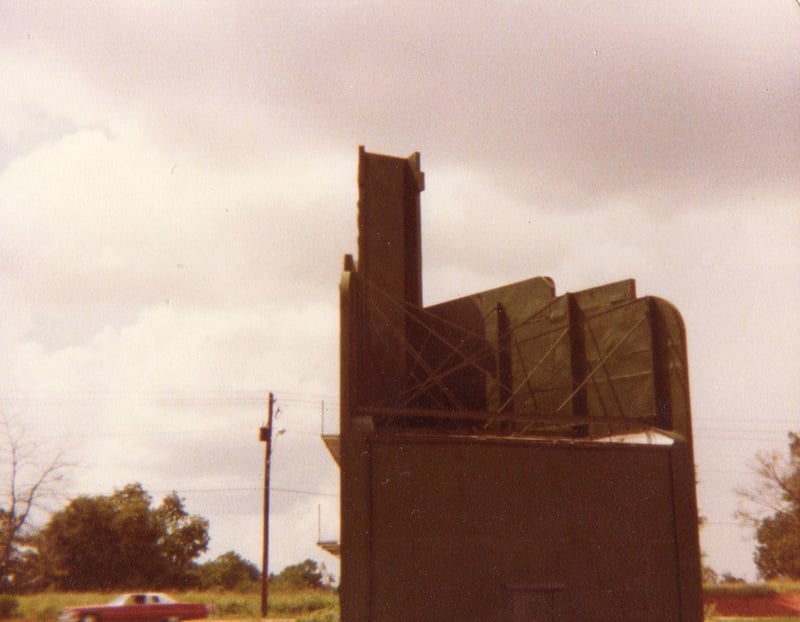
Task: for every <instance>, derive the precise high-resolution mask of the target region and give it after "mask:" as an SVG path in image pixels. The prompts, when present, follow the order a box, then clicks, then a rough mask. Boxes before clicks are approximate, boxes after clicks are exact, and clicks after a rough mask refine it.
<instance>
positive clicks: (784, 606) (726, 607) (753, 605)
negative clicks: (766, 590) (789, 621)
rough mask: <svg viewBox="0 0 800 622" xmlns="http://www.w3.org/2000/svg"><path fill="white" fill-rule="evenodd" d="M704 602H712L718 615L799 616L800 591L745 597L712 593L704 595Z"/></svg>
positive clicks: (755, 616)
mask: <svg viewBox="0 0 800 622" xmlns="http://www.w3.org/2000/svg"><path fill="white" fill-rule="evenodd" d="M705 602H706V604H710V603H714V604H715V606H716V615H719V616H738V617H753V618H766V617H800V593H787V594H775V595H772V596H746V597H741V596H729V595H714V596H708V597H706V598H705Z"/></svg>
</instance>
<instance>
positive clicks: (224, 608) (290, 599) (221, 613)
mask: <svg viewBox="0 0 800 622" xmlns="http://www.w3.org/2000/svg"><path fill="white" fill-rule="evenodd" d="M169 594H170V595H171V596H172V597H173V598H175V599H176V600H180V601H183V602H190V603H202V604H205V605H208V606H209V607H210V609H211V618H214V619H225V620H256V619H260V618H261V593H260V592H259V591H242V592H237V591H216V590H212V591H206V592H200V591H190V592H170V593H169ZM116 595H117V593H103V592H80V593H73V592H44V593H41V594H29V595H23V596H19V597H18V600H19V612H20V613H19V617H20V618H22V619H24V620H30V621H32V622H54V621H55V620H56V619H57V618H58V615H59V613H60V612H61V611H62V610H63V609H64V608H65V607H74V606H79V605H95V604H98V603H100V604H102V603H106V602H108V601H110V600H111V599H112V598H114V597H115V596H116ZM338 606H339V597H338V594H337V593H336V592H335V591H332V590H327V589H322V590H311V589H308V590H294V591H288V590H276V589H272V590H270V592H269V611H268V614H269V616H270V617H277V618H299V617H300V616H306V617H307V616H309V615H311V614H315V613H317V612H333V611H338ZM326 615H328V614H327V613H326ZM337 616H338V614H337ZM301 619H305V618H301ZM308 620H309V621H312V620H313V622H328V620H331V621H332V620H338V617H336V618H332V617H331V618H326V617H317V618H308Z"/></svg>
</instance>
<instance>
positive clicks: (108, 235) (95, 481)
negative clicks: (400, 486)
mask: <svg viewBox="0 0 800 622" xmlns="http://www.w3.org/2000/svg"><path fill="white" fill-rule="evenodd" d="M0 75H2V77H3V80H2V81H3V89H2V92H0V232H1V233H0V316H1V317H2V321H1V322H0V410H1V411H2V414H3V415H4V416H5V417H7V418H9V419H11V420H13V421H15V422H18V423H20V424H22V425H24V426H25V431H26V434H27V435H28V437H30V438H32V439H33V440H35V441H36V442H37V443H39V445H40V447H42V449H43V454H44V453H45V450H48V451H50V450H51V448H54V447H57V446H66V447H69V449H70V451H71V455H72V456H73V457H74V459H75V461H76V462H77V463H78V467H77V468H76V469H75V470H74V471H73V473H72V476H71V479H70V482H69V485H68V490H67V491H66V492H67V493H68V494H69V495H77V494H83V493H87V494H106V493H110V492H111V491H112V490H113V488H115V487H121V486H123V485H125V484H126V483H129V482H134V481H138V482H141V483H142V484H143V485H144V486H145V488H146V489H147V490H149V491H150V492H151V493H152V494H153V495H154V496H155V497H156V498H157V500H159V499H160V498H161V497H162V496H163V495H164V494H166V493H168V492H170V491H172V490H177V491H178V492H179V493H180V494H181V495H182V496H183V497H184V498H185V499H186V505H187V508H188V509H189V511H191V512H193V513H198V514H201V515H203V516H206V517H207V518H209V520H210V521H211V537H212V541H211V550H210V551H209V555H210V556H212V557H214V556H216V555H219V554H221V553H224V552H225V551H228V550H235V551H237V552H239V553H240V554H242V555H244V556H245V557H247V558H249V559H251V560H253V561H254V562H260V550H261V526H260V525H261V499H262V497H261V486H262V477H263V459H264V456H263V445H262V444H260V443H259V442H258V427H259V426H260V425H262V424H263V422H264V418H265V413H266V399H267V394H268V392H269V391H274V392H275V395H276V397H277V399H278V404H279V406H280V416H279V419H278V422H277V425H278V426H280V427H283V428H285V429H286V432H285V434H283V435H281V436H280V437H278V438H277V439H276V442H275V445H274V454H273V458H274V460H273V471H272V484H273V493H272V509H273V512H272V539H271V568H273V569H280V568H282V567H284V566H286V565H288V564H292V563H296V562H298V561H301V560H303V559H305V558H306V557H313V558H315V559H317V560H319V561H323V562H324V563H325V564H326V565H327V566H328V567H329V568H330V569H331V570H333V571H334V574H335V573H336V572H337V571H338V566H337V564H336V561H335V560H334V559H333V558H331V557H329V556H328V555H327V554H326V553H323V552H322V551H320V550H319V549H317V548H316V546H315V542H316V540H317V538H318V536H322V538H323V539H334V538H336V537H337V535H338V522H337V521H338V518H337V516H338V505H337V499H336V495H337V492H338V473H337V469H336V467H335V464H334V463H333V461H332V460H331V459H330V457H329V456H328V455H327V453H326V451H325V449H324V447H323V445H322V443H321V441H320V440H319V433H320V431H321V430H322V429H324V430H325V431H326V432H335V431H336V429H337V418H338V410H337V409H338V402H337V400H338V396H337V393H338V379H337V374H338V281H339V273H340V269H341V265H342V256H343V254H345V253H353V252H355V251H356V230H355V228H356V198H357V187H356V167H357V149H358V145H360V144H363V145H365V146H366V148H367V149H368V150H369V151H376V152H382V153H389V154H392V155H401V156H405V155H408V154H410V153H412V152H414V151H420V152H421V153H422V168H423V170H424V171H425V172H426V181H427V189H426V190H425V192H424V194H423V196H422V200H423V253H424V255H423V258H424V296H425V302H426V304H427V303H433V302H437V301H441V300H445V299H448V298H452V297H454V296H457V295H463V294H468V293H470V292H474V291H480V290H482V289H486V288H489V287H495V286H498V285H502V284H505V283H508V282H511V281H515V280H518V279H522V278H527V277H530V276H535V275H548V276H551V277H552V278H553V279H554V280H555V282H556V287H557V292H558V293H564V292H567V291H576V290H580V289H583V288H586V287H591V286H595V285H600V284H603V283H607V282H610V281H616V280H619V279H622V278H628V277H633V278H636V280H637V286H638V292H639V294H640V295H657V296H661V297H663V298H667V299H668V300H670V301H671V302H673V303H674V304H675V305H677V306H678V308H679V309H680V310H681V311H682V313H683V315H684V319H685V321H686V324H687V330H688V339H689V361H690V375H691V382H692V401H693V410H694V422H695V443H696V461H697V464H698V477H699V488H698V495H699V503H700V509H701V511H702V513H703V514H705V515H706V516H707V517H708V520H709V523H710V524H709V525H708V527H706V528H705V530H704V533H703V538H702V539H703V548H704V549H705V551H706V553H707V555H708V562H709V563H710V564H711V565H712V566H713V567H714V568H715V569H717V570H718V571H719V572H724V571H729V572H732V573H734V574H737V575H741V576H748V577H750V578H753V577H754V576H755V572H754V569H753V565H752V562H751V558H752V551H753V544H752V541H750V540H749V539H748V534H747V532H745V531H744V530H743V529H742V528H740V527H739V526H738V525H737V524H736V522H735V520H734V518H733V516H732V514H733V511H734V509H735V507H736V504H737V499H736V496H735V495H734V494H733V490H734V489H735V488H736V487H737V486H741V485H743V484H746V483H747V482H749V481H751V477H750V474H749V470H748V462H749V461H750V460H751V458H752V456H753V455H754V454H755V453H756V452H757V451H759V450H772V449H778V450H783V449H785V448H786V446H787V442H786V433H787V432H788V431H789V430H790V429H795V430H797V429H798V428H799V427H800V408H799V407H800V383H798V380H797V378H798V377H799V375H798V370H799V369H800V328H798V326H799V325H798V322H797V318H796V314H797V308H798V306H799V305H798V303H800V278H798V277H800V171H799V170H798V162H799V161H800V5H798V3H797V2H796V1H795V0H761V1H760V2H752V0H708V1H706V2H702V3H698V2H696V1H694V0H677V1H676V2H670V3H663V2H623V1H620V0H609V1H608V2H602V3H598V2H588V1H582V0H578V1H575V2H571V3H565V2H557V1H555V0H552V1H544V0H542V1H535V0H531V1H530V2H503V3H484V2H454V3H441V5H440V4H439V3H431V2H417V1H416V0H411V1H409V0H404V1H403V2H352V1H351V2H336V3H333V2H286V3H278V2H268V1H261V2H149V3H148V2H101V3H99V2H68V3H67V2H24V3H23V2H3V3H2V4H0Z"/></svg>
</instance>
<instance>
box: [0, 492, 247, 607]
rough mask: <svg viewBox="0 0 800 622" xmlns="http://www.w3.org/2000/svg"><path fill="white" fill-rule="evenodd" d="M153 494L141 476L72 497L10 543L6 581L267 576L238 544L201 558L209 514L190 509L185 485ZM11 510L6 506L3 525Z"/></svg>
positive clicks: (225, 580)
mask: <svg viewBox="0 0 800 622" xmlns="http://www.w3.org/2000/svg"><path fill="white" fill-rule="evenodd" d="M152 502H153V499H152V497H151V496H150V494H149V493H147V491H145V490H144V488H143V487H142V486H141V484H138V483H134V484H128V485H126V486H124V487H123V488H121V489H118V490H115V491H114V492H113V494H111V495H98V496H79V497H77V498H75V499H73V500H71V501H70V502H69V503H68V504H67V505H66V506H65V507H64V508H63V509H61V510H59V511H57V512H55V513H53V514H52V515H51V516H50V519H49V520H48V522H47V523H46V524H45V525H44V527H42V528H41V529H39V530H37V531H35V532H30V531H25V532H24V533H18V537H17V538H15V539H13V540H12V542H11V545H10V546H8V547H6V550H5V555H3V556H2V557H1V558H0V572H1V573H2V574H1V575H0V576H2V585H0V589H2V590H3V591H6V592H11V591H14V592H24V591H32V590H43V589H59V590H70V591H85V590H103V591H107V590H121V589H127V588H131V589H133V588H135V589H148V588H152V589H156V588H158V589H167V588H180V589H186V588H208V587H224V588H234V587H237V586H239V585H243V584H246V583H252V582H257V581H258V580H259V578H260V576H261V574H260V572H259V570H258V568H256V567H255V566H254V565H253V564H252V563H251V562H249V561H247V560H245V559H243V558H242V557H240V556H239V555H238V554H237V553H234V552H232V551H230V552H228V553H225V554H223V555H220V556H219V557H217V558H216V559H214V560H211V561H207V562H205V563H203V564H198V563H197V561H196V560H197V558H198V557H199V556H200V555H201V554H202V553H204V552H206V551H207V550H208V543H209V534H208V530H209V523H208V521H207V520H206V519H205V518H202V517H200V516H197V515H191V514H189V513H188V512H187V511H186V509H185V507H184V503H183V500H182V499H181V498H180V497H179V496H178V494H177V493H174V492H173V493H171V494H169V495H167V496H166V497H164V499H163V500H162V501H161V503H160V504H159V505H157V506H155V507H154V506H153V503H152ZM10 518H11V516H10V514H9V513H8V512H7V511H6V512H4V513H2V514H0V525H5V526H7V525H8V524H9V522H10ZM7 530H8V528H7V527H6V531H7Z"/></svg>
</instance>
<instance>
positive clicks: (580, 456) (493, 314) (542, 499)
mask: <svg viewBox="0 0 800 622" xmlns="http://www.w3.org/2000/svg"><path fill="white" fill-rule="evenodd" d="M423 180H424V177H423V174H422V172H421V171H420V160H419V155H418V154H414V155H413V156H411V157H410V158H395V157H391V156H385V155H378V154H370V153H367V152H366V151H365V150H364V149H363V148H362V149H361V150H360V153H359V192H360V195H359V196H360V198H359V218H358V222H359V255H358V259H357V260H356V259H355V258H353V257H350V256H348V257H346V258H345V270H344V273H343V275H342V281H341V288H340V290H341V414H340V416H341V422H340V433H341V438H340V442H339V444H338V445H336V444H334V443H332V442H331V441H326V443H327V444H328V446H329V448H331V449H332V451H334V449H333V448H334V447H335V448H336V451H338V460H337V461H338V462H339V464H340V468H341V555H342V566H341V573H342V582H341V590H340V594H341V605H342V619H343V620H344V622H365V621H370V622H384V621H401V620H414V621H420V620H423V621H424V620H431V621H433V620H437V621H439V620H443V619H458V620H466V621H472V620H474V621H475V622H479V621H480V622H485V621H487V620H496V621H498V622H500V621H507V622H517V620H523V619H525V620H528V619H529V618H530V617H532V616H543V615H545V614H544V613H542V612H541V607H544V605H543V604H542V603H543V602H545V601H546V604H547V612H546V614H547V615H549V616H552V617H553V619H559V620H581V621H591V620H597V621H600V620H612V619H613V620H637V621H642V620H645V621H647V620H652V621H661V620H664V621H666V620H671V621H674V620H680V621H682V622H699V621H700V620H701V619H702V602H701V593H700V564H699V545H698V538H697V507H696V500H695V491H694V466H693V456H692V432H691V416H690V407H689V386H688V375H687V363H686V342H685V331H684V327H683V322H682V320H681V317H680V314H679V313H678V311H677V310H676V309H675V308H674V307H673V306H672V305H670V304H669V303H668V302H666V301H664V300H661V299H659V298H655V297H641V298H639V297H637V295H636V288H635V283H634V281H633V280H624V281H619V282H617V283H610V284H607V285H602V286H600V287H596V288H592V289H589V290H584V291H580V292H574V293H568V294H563V295H557V294H556V291H555V285H554V283H553V282H552V280H550V279H549V278H546V277H534V278H531V279H527V280H525V281H522V282H519V283H513V284H510V285H504V286H502V287H498V288H495V289H492V290H489V291H484V292H480V293H476V294H473V295H471V296H465V297H463V298H459V299H456V300H451V301H448V302H444V303H441V304H437V305H434V306H430V307H425V306H424V304H423V301H422V291H421V283H422V262H421V253H420V248H421V243H420V224H419V223H420V201H419V195H420V192H421V191H422V189H423V187H424V183H423ZM653 430H655V431H659V432H660V438H661V439H662V440H664V439H666V441H665V442H663V443H661V444H652V445H644V444H639V443H638V442H636V439H638V438H640V437H641V435H642V434H644V433H646V434H650V433H651V432H650V431H653ZM601 441H602V442H601ZM524 585H527V586H536V585H540V586H541V585H551V586H552V585H558V586H562V587H563V589H559V590H558V591H557V592H558V593H557V594H556V592H555V591H553V592H552V593H547V594H545V595H544V596H543V595H541V594H539V595H537V593H536V592H535V590H534V591H531V590H528V591H526V590H522V589H517V588H518V587H519V586H524ZM509 586H517V587H509ZM545 596H546V598H545ZM542 599H544V600H542Z"/></svg>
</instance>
